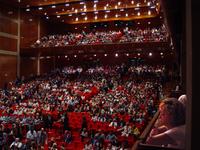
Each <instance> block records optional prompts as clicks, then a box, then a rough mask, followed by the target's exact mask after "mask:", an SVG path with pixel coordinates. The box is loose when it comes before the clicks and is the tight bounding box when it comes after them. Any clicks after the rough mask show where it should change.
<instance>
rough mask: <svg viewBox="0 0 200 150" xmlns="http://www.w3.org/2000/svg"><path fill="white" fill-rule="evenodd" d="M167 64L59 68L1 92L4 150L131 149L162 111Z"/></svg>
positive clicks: (0, 129) (1, 146) (0, 144)
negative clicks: (148, 124) (159, 109)
mask: <svg viewBox="0 0 200 150" xmlns="http://www.w3.org/2000/svg"><path fill="white" fill-rule="evenodd" d="M164 72H165V67H164V66H149V65H140V66H132V65H128V64H121V65H115V66H93V67H87V68H86V67H74V66H68V67H65V68H63V69H62V70H59V69H57V70H54V71H52V72H51V73H49V74H48V75H46V76H41V77H36V78H34V79H32V80H29V81H26V82H25V81H20V80H18V81H16V82H11V83H9V85H8V86H7V88H4V89H1V90H0V114H1V117H0V149H28V150H30V149H52V150H55V149H65V148H66V147H67V148H69V149H70V148H72V149H73V148H74V147H76V149H84V150H91V149H94V150H96V149H103V148H105V149H128V148H130V147H131V146H132V144H133V143H134V141H135V140H136V139H137V138H138V137H139V135H140V134H141V132H142V131H143V129H144V128H145V126H146V124H147V123H148V121H149V119H151V118H152V117H153V115H154V114H155V112H156V111H157V107H156V104H157V102H158V100H159V99H160V98H162V95H163V93H162V86H163V83H164V82H161V80H163V79H164V78H163V76H165V74H164Z"/></svg>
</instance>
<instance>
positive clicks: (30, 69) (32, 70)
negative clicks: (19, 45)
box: [20, 57, 37, 77]
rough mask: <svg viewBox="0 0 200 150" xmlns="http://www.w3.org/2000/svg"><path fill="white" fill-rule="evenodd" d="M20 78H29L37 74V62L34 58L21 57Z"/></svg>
mask: <svg viewBox="0 0 200 150" xmlns="http://www.w3.org/2000/svg"><path fill="white" fill-rule="evenodd" d="M20 63H21V64H20V65H21V68H20V72H21V76H24V77H29V76H30V75H36V74H37V60H36V58H30V57H21V62H20Z"/></svg>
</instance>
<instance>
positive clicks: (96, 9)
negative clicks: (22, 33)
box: [0, 0, 162, 24]
mask: <svg viewBox="0 0 200 150" xmlns="http://www.w3.org/2000/svg"><path fill="white" fill-rule="evenodd" d="M0 1H2V2H4V3H7V4H9V5H14V6H16V7H20V8H21V9H22V10H23V11H26V12H27V13H30V14H34V15H38V16H41V17H42V18H44V19H46V20H50V21H55V22H64V23H67V24H79V23H93V22H106V21H116V20H117V21H130V20H138V19H147V18H148V19H151V18H155V17H158V16H161V17H162V11H161V7H160V3H159V0H0ZM161 21H162V20H161Z"/></svg>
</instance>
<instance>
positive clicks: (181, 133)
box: [146, 98, 185, 149]
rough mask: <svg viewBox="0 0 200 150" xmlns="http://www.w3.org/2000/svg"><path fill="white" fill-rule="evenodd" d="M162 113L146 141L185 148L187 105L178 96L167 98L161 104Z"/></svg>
mask: <svg viewBox="0 0 200 150" xmlns="http://www.w3.org/2000/svg"><path fill="white" fill-rule="evenodd" d="M159 111H160V115H159V118H158V121H157V122H156V127H155V128H153V129H152V131H151V132H150V135H149V137H148V138H147V141H146V143H147V144H152V145H160V146H167V147H173V148H178V149H184V147H185V107H184V106H183V104H182V103H181V102H180V101H178V100H177V99H176V98H166V99H165V100H163V101H162V102H161V103H160V105H159Z"/></svg>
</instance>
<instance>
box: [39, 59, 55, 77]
mask: <svg viewBox="0 0 200 150" xmlns="http://www.w3.org/2000/svg"><path fill="white" fill-rule="evenodd" d="M53 69H54V62H53V58H52V57H51V58H46V59H40V74H45V73H49V72H50V71H51V70H53Z"/></svg>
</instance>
